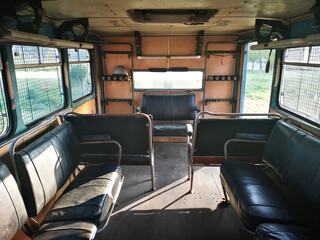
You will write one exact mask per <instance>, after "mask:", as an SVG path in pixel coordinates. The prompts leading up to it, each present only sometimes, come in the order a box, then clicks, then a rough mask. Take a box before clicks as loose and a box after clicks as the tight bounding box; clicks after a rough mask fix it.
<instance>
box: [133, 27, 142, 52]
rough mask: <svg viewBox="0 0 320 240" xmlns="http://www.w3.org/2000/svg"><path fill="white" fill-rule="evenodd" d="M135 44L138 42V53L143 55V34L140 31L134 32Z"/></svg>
mask: <svg viewBox="0 0 320 240" xmlns="http://www.w3.org/2000/svg"><path fill="white" fill-rule="evenodd" d="M134 38H135V44H136V55H137V56H142V48H141V40H142V39H141V34H140V32H138V31H135V32H134Z"/></svg>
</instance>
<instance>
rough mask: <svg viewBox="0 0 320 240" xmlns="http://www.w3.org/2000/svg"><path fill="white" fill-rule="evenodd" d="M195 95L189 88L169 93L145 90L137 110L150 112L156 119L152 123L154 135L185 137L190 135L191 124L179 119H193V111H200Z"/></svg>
mask: <svg viewBox="0 0 320 240" xmlns="http://www.w3.org/2000/svg"><path fill="white" fill-rule="evenodd" d="M166 92H167V91H166ZM195 97H196V96H195V94H194V93H193V91H191V90H186V91H183V92H179V91H172V93H170V94H167V93H155V92H152V91H146V92H144V94H143V96H142V105H141V106H139V107H138V108H137V112H142V113H146V114H150V115H152V118H153V120H155V121H157V122H155V123H153V133H154V136H155V137H161V136H174V137H187V136H190V135H192V124H190V123H185V122H181V121H188V120H191V121H194V119H195V112H200V108H199V107H198V106H196V104H195V99H196V98H195ZM160 121H161V122H160Z"/></svg>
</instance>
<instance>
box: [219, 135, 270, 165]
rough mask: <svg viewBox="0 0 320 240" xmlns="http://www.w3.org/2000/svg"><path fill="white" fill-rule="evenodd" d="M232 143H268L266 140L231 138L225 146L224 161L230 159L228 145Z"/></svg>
mask: <svg viewBox="0 0 320 240" xmlns="http://www.w3.org/2000/svg"><path fill="white" fill-rule="evenodd" d="M231 142H243V143H244V142H245V143H266V141H265V140H250V139H238V138H231V139H229V140H228V141H226V143H225V144H224V159H225V160H227V159H228V144H229V143H231Z"/></svg>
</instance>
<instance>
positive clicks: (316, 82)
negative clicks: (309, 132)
mask: <svg viewBox="0 0 320 240" xmlns="http://www.w3.org/2000/svg"><path fill="white" fill-rule="evenodd" d="M283 59H284V60H283V67H282V76H281V86H280V95H279V104H280V106H281V107H282V108H284V109H286V110H288V111H290V112H293V113H295V114H298V115H300V116H302V117H304V118H307V119H309V120H311V121H313V122H316V123H320V65H319V64H320V47H319V46H314V47H300V48H289V49H286V50H285V51H284V58H283Z"/></svg>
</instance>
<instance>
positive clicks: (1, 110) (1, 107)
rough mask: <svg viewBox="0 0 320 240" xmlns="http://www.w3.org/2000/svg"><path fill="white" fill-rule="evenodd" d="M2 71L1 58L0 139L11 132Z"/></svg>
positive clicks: (0, 62) (0, 63)
mask: <svg viewBox="0 0 320 240" xmlns="http://www.w3.org/2000/svg"><path fill="white" fill-rule="evenodd" d="M2 70H3V68H2V61H1V56H0V137H3V136H5V135H6V134H7V132H8V130H9V117H8V108H7V103H6V97H5V93H4V88H3V79H2Z"/></svg>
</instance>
